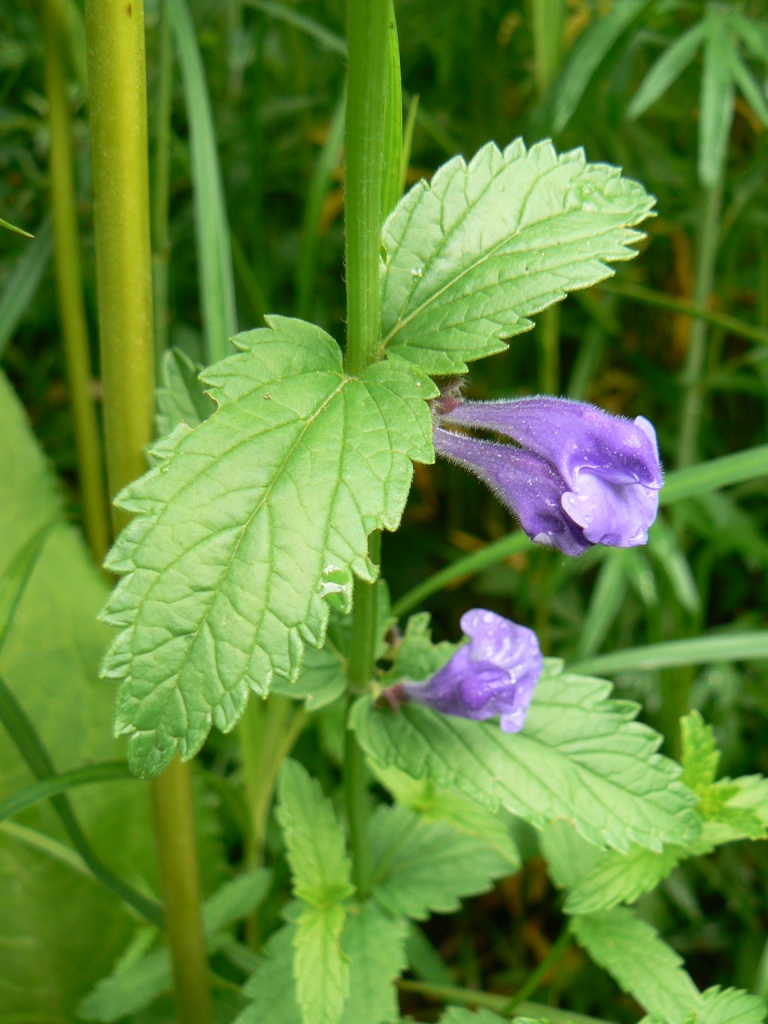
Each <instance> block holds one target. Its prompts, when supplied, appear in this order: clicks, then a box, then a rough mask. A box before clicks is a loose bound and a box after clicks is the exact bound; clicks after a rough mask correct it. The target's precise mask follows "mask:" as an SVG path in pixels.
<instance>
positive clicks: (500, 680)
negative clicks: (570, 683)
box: [393, 608, 542, 732]
mask: <svg viewBox="0 0 768 1024" xmlns="http://www.w3.org/2000/svg"><path fill="white" fill-rule="evenodd" d="M461 628H462V629H463V630H464V632H465V633H466V634H467V636H469V638H470V641H469V643H468V644H466V645H465V646H464V647H460V648H459V649H458V651H456V653H455V654H454V655H453V656H452V657H451V659H450V661H449V662H447V664H445V665H443V667H442V668H441V669H440V670H439V671H437V672H435V674H434V675H433V676H432V678H431V679H429V680H427V682H425V683H401V684H400V685H399V686H398V687H397V688H395V687H393V689H399V690H401V692H402V694H404V695H405V696H406V697H409V698H410V699H411V700H416V701H419V703H421V704H426V706H427V707H430V708H434V709H435V711H441V712H442V713H443V714H444V715H458V716H459V717H460V718H472V719H482V718H492V717H493V716H494V715H501V728H502V729H503V730H504V732H519V731H520V730H521V729H522V727H523V722H524V721H525V715H526V712H527V711H528V705H529V704H530V703H531V697H532V696H533V691H534V688H535V686H536V683H537V682H538V680H539V676H540V675H541V667H542V661H541V651H540V650H539V641H538V640H537V639H536V634H535V633H534V632H533V631H532V630H530V629H526V628H525V626H518V625H517V624H516V623H514V622H510V621H509V619H505V618H503V617H502V616H501V615H496V613H495V612H489V611H486V610H485V609H484V608H473V609H472V610H471V611H468V612H466V614H464V615H462V617H461Z"/></svg>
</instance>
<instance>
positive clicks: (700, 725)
mask: <svg viewBox="0 0 768 1024" xmlns="http://www.w3.org/2000/svg"><path fill="white" fill-rule="evenodd" d="M680 739H681V743H682V758H681V760H682V765H683V775H682V781H683V782H684V783H685V784H686V786H688V788H689V789H692V790H693V791H694V793H695V794H696V795H697V796H698V797H701V796H702V795H703V794H704V793H705V792H706V790H707V789H708V788H709V787H710V786H711V785H712V783H713V782H714V781H715V777H716V775H717V766H718V764H719V762H720V751H719V750H718V749H717V743H716V742H715V734H714V732H713V730H712V726H711V725H707V724H706V722H705V721H704V719H703V718H702V717H701V715H700V713H699V712H698V711H696V710H695V709H694V710H693V711H690V712H689V713H688V714H687V715H685V716H684V717H683V718H681V719H680Z"/></svg>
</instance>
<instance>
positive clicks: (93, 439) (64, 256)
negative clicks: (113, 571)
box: [45, 0, 109, 564]
mask: <svg viewBox="0 0 768 1024" xmlns="http://www.w3.org/2000/svg"><path fill="white" fill-rule="evenodd" d="M65 38H66V19H65V17H64V4H63V0H46V5H45V89H46V93H47V94H48V107H49V117H50V127H51V207H52V210H53V225H54V234H55V254H56V256H55V265H56V286H57V290H58V297H59V314H60V316H61V327H62V335H63V340H64V355H65V358H66V362H67V377H68V380H69V394H70V400H71V402H72V416H73V419H74V426H75V443H76V445H77V462H78V468H79V474H80V498H81V501H82V504H83V524H84V526H85V534H86V537H87V538H88V544H89V546H90V549H91V553H92V554H93V557H94V559H95V560H96V561H97V562H98V563H99V564H100V563H101V562H102V561H103V560H104V556H105V555H106V553H107V548H108V546H109V526H108V519H107V499H106V489H105V486H104V466H103V464H102V453H101V438H100V434H99V423H98V419H97V417H96V409H95V407H94V403H93V397H92V393H91V381H92V377H93V371H92V367H91V355H90V350H89V346H88V328H87V326H86V319H85V306H84V304H83V279H82V270H81V262H80V238H79V234H78V229H77V214H76V206H75V179H74V171H73V160H72V133H71V119H70V115H69V105H68V103H67V90H66V79H65V75H64V60H63V53H62V50H63V46H64V40H65Z"/></svg>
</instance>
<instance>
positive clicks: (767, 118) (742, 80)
mask: <svg viewBox="0 0 768 1024" xmlns="http://www.w3.org/2000/svg"><path fill="white" fill-rule="evenodd" d="M731 73H732V75H733V79H734V81H735V82H736V84H737V85H738V87H739V89H740V90H741V93H742V95H743V97H744V99H745V100H746V101H747V103H748V104H749V106H750V107H751V108H752V112H753V113H754V114H755V115H756V116H757V117H759V118H760V120H761V121H762V123H763V125H764V126H765V127H766V128H768V103H766V101H765V94H764V92H763V90H762V88H761V87H760V85H759V84H758V83H757V82H756V81H755V77H754V75H753V74H752V72H751V71H750V70H749V68H748V67H747V65H746V64H745V63H744V61H743V60H742V58H741V56H740V55H739V54H738V53H734V54H733V59H732V64H731Z"/></svg>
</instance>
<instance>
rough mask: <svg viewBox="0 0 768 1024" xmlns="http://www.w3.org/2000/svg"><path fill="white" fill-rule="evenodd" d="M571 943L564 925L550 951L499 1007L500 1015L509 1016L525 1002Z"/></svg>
mask: <svg viewBox="0 0 768 1024" xmlns="http://www.w3.org/2000/svg"><path fill="white" fill-rule="evenodd" d="M570 943H571V929H570V925H566V926H565V928H563V930H562V931H561V932H560V935H559V936H558V938H557V941H556V942H555V943H554V944H553V946H552V948H551V949H550V951H549V952H548V953H547V955H546V956H545V957H544V959H543V960H542V961H541V963H540V964H539V965H538V967H536V969H535V970H533V971H531V973H530V975H529V976H528V979H527V980H526V982H525V984H524V985H521V987H520V988H519V989H518V991H517V992H516V993H515V995H514V996H513V998H512V999H510V1000H509V1002H508V1003H507V1004H506V1006H503V1007H502V1009H501V1015H502V1017H511V1016H512V1013H513V1011H514V1012H515V1013H518V1012H519V1008H520V1006H521V1005H522V1004H523V1003H524V1002H525V1000H526V999H527V998H528V996H531V995H533V993H534V992H536V991H537V989H538V988H539V987H540V986H541V985H542V984H543V983H544V981H545V980H546V978H547V976H548V975H549V973H550V972H551V970H552V968H553V967H554V966H555V964H556V963H557V962H558V960H559V959H560V957H561V956H562V955H563V953H564V952H565V951H566V949H567V948H568V946H569V945H570Z"/></svg>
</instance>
